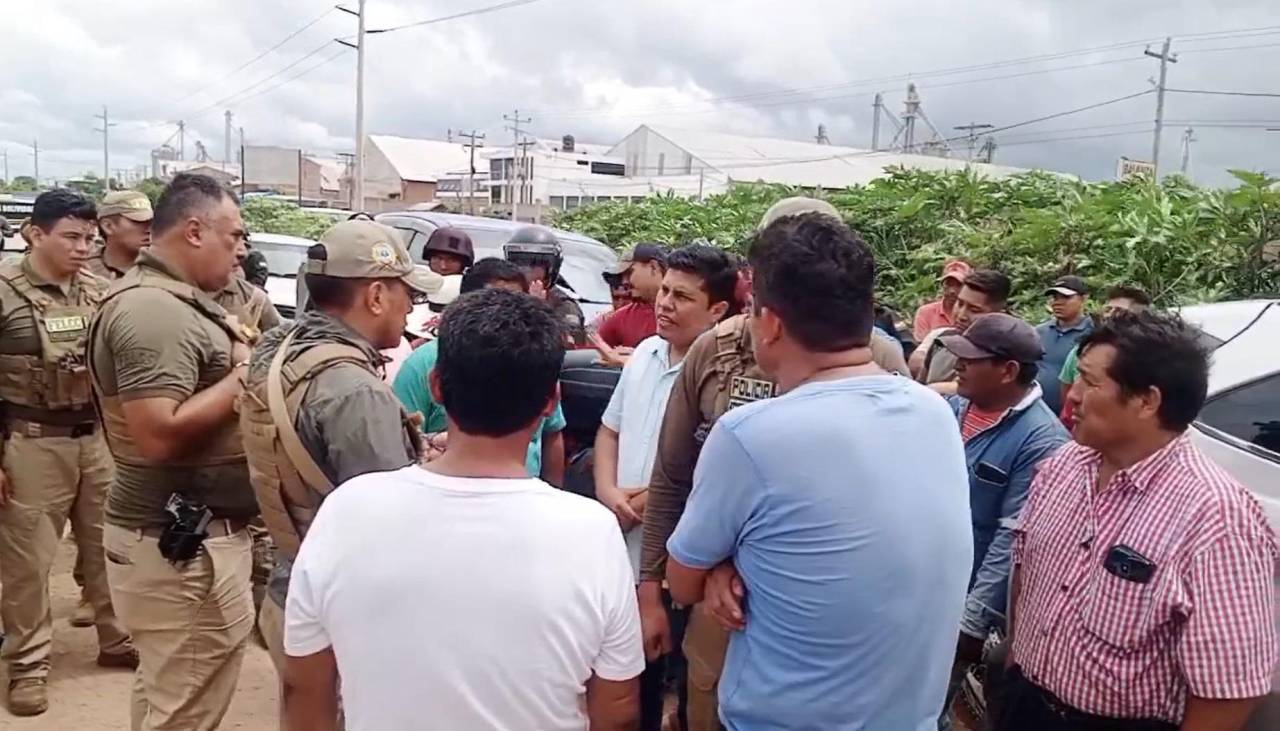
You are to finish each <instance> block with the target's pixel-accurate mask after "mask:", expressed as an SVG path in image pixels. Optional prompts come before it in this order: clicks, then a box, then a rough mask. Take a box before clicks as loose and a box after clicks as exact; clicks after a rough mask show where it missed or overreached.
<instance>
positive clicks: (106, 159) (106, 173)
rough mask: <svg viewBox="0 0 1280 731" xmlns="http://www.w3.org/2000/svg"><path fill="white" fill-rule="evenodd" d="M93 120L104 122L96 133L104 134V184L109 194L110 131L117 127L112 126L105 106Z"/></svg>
mask: <svg viewBox="0 0 1280 731" xmlns="http://www.w3.org/2000/svg"><path fill="white" fill-rule="evenodd" d="M93 118H94V119H101V120H102V129H100V130H95V131H97V132H101V133H102V184H103V186H104V189H105V190H106V191H107V192H111V152H110V148H109V144H108V130H110V129H111V128H112V127H114V126H115V125H113V124H111V122H110V120H108V118H107V107H106V105H105V104H104V105H103V107H102V114H95V115H93Z"/></svg>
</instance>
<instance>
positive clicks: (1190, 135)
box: [1182, 127, 1196, 177]
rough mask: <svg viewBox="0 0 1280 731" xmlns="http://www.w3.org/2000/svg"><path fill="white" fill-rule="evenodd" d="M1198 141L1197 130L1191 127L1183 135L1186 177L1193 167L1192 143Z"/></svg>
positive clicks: (1183, 162)
mask: <svg viewBox="0 0 1280 731" xmlns="http://www.w3.org/2000/svg"><path fill="white" fill-rule="evenodd" d="M1195 141H1196V133H1195V130H1194V129H1192V128H1191V127H1187V129H1186V130H1185V131H1184V132H1183V133H1182V175H1183V177H1186V175H1187V170H1188V169H1189V168H1190V167H1191V143H1192V142H1195Z"/></svg>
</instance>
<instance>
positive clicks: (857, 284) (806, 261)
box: [747, 213, 876, 353]
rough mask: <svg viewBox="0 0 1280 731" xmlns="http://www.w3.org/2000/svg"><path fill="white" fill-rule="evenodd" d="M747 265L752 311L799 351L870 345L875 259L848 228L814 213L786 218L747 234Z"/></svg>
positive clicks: (828, 217)
mask: <svg viewBox="0 0 1280 731" xmlns="http://www.w3.org/2000/svg"><path fill="white" fill-rule="evenodd" d="M747 259H748V261H750V263H751V268H752V272H753V275H752V276H753V283H752V287H753V291H754V293H755V307H756V309H757V310H759V309H761V308H765V307H767V308H769V309H770V310H772V311H774V312H776V313H777V314H778V317H779V318H781V319H782V321H783V323H784V324H785V325H786V327H787V332H789V333H791V336H792V337H794V338H795V339H796V341H797V342H799V343H800V344H801V345H802V346H804V347H805V348H806V349H808V350H810V351H814V352H823V353H832V352H837V351H841V350H847V349H849V348H856V347H862V346H865V345H867V344H868V343H869V342H871V325H872V321H873V320H874V318H875V312H874V308H873V300H874V289H875V279H876V264H875V257H874V256H873V255H872V253H871V249H870V248H869V247H868V246H867V245H866V243H865V242H863V240H862V239H861V238H860V237H859V236H858V234H856V233H854V232H853V230H851V229H850V228H849V227H848V226H846V225H844V224H843V223H841V222H840V221H837V220H836V219H834V218H831V217H830V216H825V215H822V214H820V213H806V214H803V215H799V216H787V217H785V218H781V219H778V220H777V221H774V222H773V223H771V224H769V226H768V227H767V228H765V229H764V230H763V231H760V232H758V233H757V234H755V236H754V237H753V238H752V240H751V243H750V244H749V246H748V250H747Z"/></svg>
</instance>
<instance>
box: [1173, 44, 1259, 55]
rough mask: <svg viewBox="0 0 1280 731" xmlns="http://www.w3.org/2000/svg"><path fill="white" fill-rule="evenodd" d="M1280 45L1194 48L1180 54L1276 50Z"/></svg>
mask: <svg viewBox="0 0 1280 731" xmlns="http://www.w3.org/2000/svg"><path fill="white" fill-rule="evenodd" d="M1278 46H1280V43H1260V44H1257V45H1253V46H1219V47H1218V48H1193V49H1191V50H1189V51H1180V52H1179V53H1217V52H1219V51H1249V50H1252V49H1255V48H1276V47H1278Z"/></svg>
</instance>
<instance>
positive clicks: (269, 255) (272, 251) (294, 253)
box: [251, 241, 307, 277]
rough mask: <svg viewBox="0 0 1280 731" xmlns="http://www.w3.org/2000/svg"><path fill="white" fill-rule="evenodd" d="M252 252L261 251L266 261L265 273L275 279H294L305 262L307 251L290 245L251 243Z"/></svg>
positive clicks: (301, 247) (304, 248)
mask: <svg viewBox="0 0 1280 731" xmlns="http://www.w3.org/2000/svg"><path fill="white" fill-rule="evenodd" d="M251 245H252V246H253V250H254V251H261V252H262V255H263V256H264V257H266V259H267V272H268V273H269V274H271V275H272V276H275V277H296V276H298V270H299V269H301V268H302V265H303V264H304V263H306V261H307V249H306V247H303V246H294V245H292V244H273V243H267V242H261V241H252V242H251Z"/></svg>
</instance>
